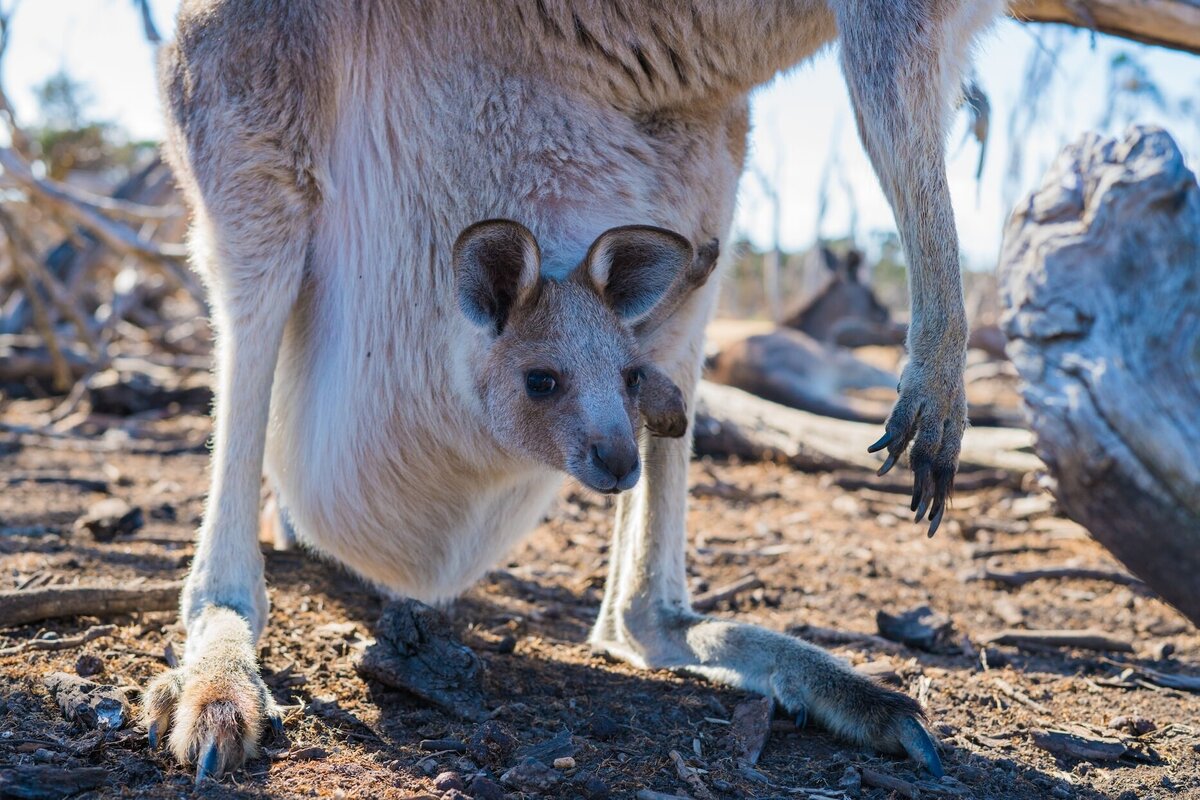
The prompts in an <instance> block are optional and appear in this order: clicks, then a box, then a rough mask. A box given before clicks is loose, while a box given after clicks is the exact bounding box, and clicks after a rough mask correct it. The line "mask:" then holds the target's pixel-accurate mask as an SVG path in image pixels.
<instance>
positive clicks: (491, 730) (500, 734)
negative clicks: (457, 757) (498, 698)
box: [467, 719, 517, 767]
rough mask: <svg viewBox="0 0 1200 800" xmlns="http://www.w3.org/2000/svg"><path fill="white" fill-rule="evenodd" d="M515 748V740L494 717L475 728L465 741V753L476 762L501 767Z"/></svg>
mask: <svg viewBox="0 0 1200 800" xmlns="http://www.w3.org/2000/svg"><path fill="white" fill-rule="evenodd" d="M516 749H517V740H516V739H515V738H514V737H513V736H512V734H510V733H509V732H508V731H507V730H506V729H505V727H504V726H503V725H501V724H500V723H499V722H496V720H494V719H489V720H488V721H487V722H484V723H483V724H481V725H479V726H478V727H477V728H475V732H474V733H473V734H471V740H470V741H469V742H467V755H469V756H470V757H471V758H472V759H473V760H474V761H475V763H477V764H480V765H487V766H491V767H502V766H504V765H505V764H507V763H508V761H509V759H510V758H511V757H512V754H513V753H514V752H515V751H516Z"/></svg>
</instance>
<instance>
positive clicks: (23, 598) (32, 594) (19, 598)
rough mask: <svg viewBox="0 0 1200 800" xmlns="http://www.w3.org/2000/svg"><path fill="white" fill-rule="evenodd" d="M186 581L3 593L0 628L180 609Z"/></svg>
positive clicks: (0, 608) (0, 600)
mask: <svg viewBox="0 0 1200 800" xmlns="http://www.w3.org/2000/svg"><path fill="white" fill-rule="evenodd" d="M182 589H183V582H182V581H177V582H172V583H160V584H147V585H145V586H135V587H123V586H52V587H48V588H45V589H36V590H34V591H6V592H0V625H4V626H7V627H12V626H16V625H27V624H29V623H31V622H40V621H42V620H44V619H54V618H56V617H84V616H87V617H106V616H112V615H115V614H132V613H134V612H138V611H172V610H174V609H176V608H178V607H179V592H180V591H181V590H182Z"/></svg>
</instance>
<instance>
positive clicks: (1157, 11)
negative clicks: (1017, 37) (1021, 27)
mask: <svg viewBox="0 0 1200 800" xmlns="http://www.w3.org/2000/svg"><path fill="white" fill-rule="evenodd" d="M1009 13H1010V14H1012V15H1013V16H1014V17H1015V18H1017V19H1019V20H1021V21H1023V22H1059V23H1063V24H1065V25H1074V26H1075V27H1077V28H1087V29H1089V30H1093V31H1098V32H1099V33H1107V34H1111V35H1113V36H1120V37H1121V38H1123V39H1132V40H1133V41H1135V42H1144V43H1145V44H1156V45H1160V46H1162V47H1170V48H1172V49H1174V50H1185V51H1187V52H1189V53H1200V0H1013V2H1011V3H1010V5H1009Z"/></svg>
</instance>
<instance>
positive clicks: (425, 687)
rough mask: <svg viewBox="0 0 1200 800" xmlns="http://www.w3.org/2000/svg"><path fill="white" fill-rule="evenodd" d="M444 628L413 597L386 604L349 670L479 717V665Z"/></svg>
mask: <svg viewBox="0 0 1200 800" xmlns="http://www.w3.org/2000/svg"><path fill="white" fill-rule="evenodd" d="M450 630H451V627H450V623H449V621H448V620H447V619H446V617H445V615H443V614H442V613H441V612H440V611H438V610H437V609H435V608H431V607H430V606H427V605H425V604H424V603H419V602H417V601H415V600H402V601H398V602H395V603H391V604H389V605H388V606H387V607H386V608H385V609H384V610H383V614H382V616H380V618H379V622H378V623H376V625H375V636H376V641H375V644H373V645H371V646H370V647H368V648H367V649H366V651H365V652H364V653H363V655H362V657H361V658H360V659H359V660H358V663H356V664H355V669H357V670H358V672H359V673H360V674H361V675H362V676H363V677H367V678H374V679H375V680H377V681H379V682H380V683H383V684H386V685H387V686H392V687H394V688H397V689H403V690H404V691H407V692H410V693H412V694H415V695H416V696H417V697H420V698H422V699H423V700H427V701H429V702H431V703H434V704H436V705H438V706H441V707H442V708H444V709H446V710H447V711H449V712H450V713H452V714H454V715H455V716H458V717H460V718H462V719H467V720H474V721H479V720H482V719H484V718H485V717H486V712H485V711H484V707H483V683H482V681H483V665H482V663H481V662H480V660H479V657H478V656H477V655H475V653H474V652H473V651H472V650H471V648H469V647H467V646H466V645H464V644H462V643H461V642H459V641H457V640H456V639H455V638H454V637H453V636H452V635H450Z"/></svg>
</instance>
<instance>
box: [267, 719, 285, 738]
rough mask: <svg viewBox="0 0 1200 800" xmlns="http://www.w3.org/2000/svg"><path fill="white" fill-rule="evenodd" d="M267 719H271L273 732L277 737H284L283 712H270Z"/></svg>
mask: <svg viewBox="0 0 1200 800" xmlns="http://www.w3.org/2000/svg"><path fill="white" fill-rule="evenodd" d="M267 719H269V720H270V721H271V732H272V733H274V734H275V736H277V737H282V736H283V715H282V714H270V715H268V716H267Z"/></svg>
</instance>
